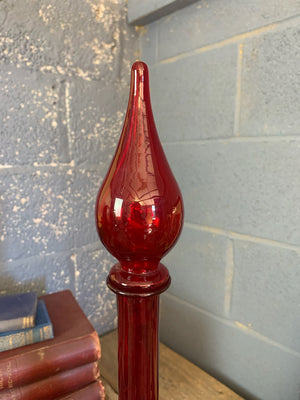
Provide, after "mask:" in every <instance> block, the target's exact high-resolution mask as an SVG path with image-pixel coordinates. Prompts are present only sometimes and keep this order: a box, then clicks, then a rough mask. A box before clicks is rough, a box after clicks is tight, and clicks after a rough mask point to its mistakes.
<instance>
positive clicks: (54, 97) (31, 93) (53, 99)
mask: <svg viewBox="0 0 300 400" xmlns="http://www.w3.org/2000/svg"><path fill="white" fill-rule="evenodd" d="M0 80H1V87H0V103H1V109H0V135H1V150H0V165H32V164H34V163H37V164H51V163H58V162H69V154H68V138H67V130H66V125H65V95H64V94H65V89H64V84H63V83H62V82H61V80H60V79H58V77H57V76H51V75H47V76H42V75H37V74H33V73H31V72H29V71H26V70H22V69H17V68H14V67H8V66H3V65H1V64H0Z"/></svg>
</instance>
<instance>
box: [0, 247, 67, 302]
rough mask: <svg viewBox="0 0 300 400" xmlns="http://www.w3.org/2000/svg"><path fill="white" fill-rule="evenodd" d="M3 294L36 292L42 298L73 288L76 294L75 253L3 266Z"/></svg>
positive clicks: (0, 266)
mask: <svg viewBox="0 0 300 400" xmlns="http://www.w3.org/2000/svg"><path fill="white" fill-rule="evenodd" d="M0 273H1V281H0V294H1V295H5V294H13V293H22V292H26V291H36V292H37V293H38V295H42V294H46V293H53V292H58V291H60V290H65V289H70V290H71V291H72V292H73V293H75V270H74V265H73V263H72V261H71V254H70V253H69V254H68V253H61V254H51V255H46V256H38V257H30V258H27V259H23V260H18V261H13V262H6V263H2V264H0Z"/></svg>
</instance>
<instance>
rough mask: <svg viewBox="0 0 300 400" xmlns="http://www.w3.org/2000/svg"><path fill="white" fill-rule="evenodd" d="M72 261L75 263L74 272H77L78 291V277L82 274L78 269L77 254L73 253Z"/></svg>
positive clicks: (76, 287)
mask: <svg viewBox="0 0 300 400" xmlns="http://www.w3.org/2000/svg"><path fill="white" fill-rule="evenodd" d="M70 259H71V261H72V262H73V264H74V272H75V291H76V293H77V290H78V277H79V275H80V272H79V271H78V265H77V254H76V253H73V254H72V255H71V257H70Z"/></svg>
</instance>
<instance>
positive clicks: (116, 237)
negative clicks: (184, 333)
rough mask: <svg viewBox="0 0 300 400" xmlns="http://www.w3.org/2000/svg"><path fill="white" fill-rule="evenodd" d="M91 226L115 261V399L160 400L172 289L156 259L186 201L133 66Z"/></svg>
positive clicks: (145, 83)
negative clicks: (162, 298)
mask: <svg viewBox="0 0 300 400" xmlns="http://www.w3.org/2000/svg"><path fill="white" fill-rule="evenodd" d="M96 225H97V231H98V234H99V237H100V239H101V241H102V243H103V244H104V246H105V247H106V248H107V250H108V251H109V252H110V253H111V254H112V255H113V256H114V257H116V258H117V259H118V260H119V262H118V263H117V264H116V265H114V266H113V267H112V269H111V271H110V273H109V276H108V279H107V284H108V286H109V288H110V289H111V290H113V291H114V292H115V293H116V294H117V300H118V318H119V322H118V332H119V400H158V359H157V357H158V321H157V319H158V309H159V306H158V298H159V294H160V293H162V292H163V291H164V290H166V289H167V288H168V286H169V285H170V276H169V272H168V270H167V268H166V267H165V266H164V265H163V264H161V263H160V260H161V258H162V257H163V256H164V255H165V254H166V253H167V252H168V251H169V250H170V249H171V247H172V246H173V245H174V244H175V242H176V240H177V239H178V236H179V234H180V232H181V229H182V225H183V201H182V196H181V193H180V189H179V187H178V185H177V182H176V180H175V178H174V176H173V174H172V171H171V169H170V167H169V164H168V162H167V159H166V156H165V154H164V151H163V149H162V146H161V143H160V141H159V138H158V134H157V131H156V127H155V123H154V118H153V114H152V108H151V102H150V92H149V75H148V68H147V66H146V64H145V63H143V62H140V61H138V62H135V63H134V64H133V66H132V71H131V86H130V96H129V102H128V108H127V113H126V117H125V122H124V126H123V130H122V134H121V137H120V140H119V144H118V147H117V150H116V153H115V155H114V158H113V160H112V163H111V166H110V169H109V171H108V173H107V175H106V178H105V179H104V182H103V184H102V186H101V188H100V190H99V193H98V196H97V201H96Z"/></svg>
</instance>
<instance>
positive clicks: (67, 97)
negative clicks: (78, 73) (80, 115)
mask: <svg viewBox="0 0 300 400" xmlns="http://www.w3.org/2000/svg"><path fill="white" fill-rule="evenodd" d="M65 102H66V121H67V135H68V148H69V156H70V157H71V158H72V154H71V143H72V132H71V110H70V83H69V82H66V89H65Z"/></svg>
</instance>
